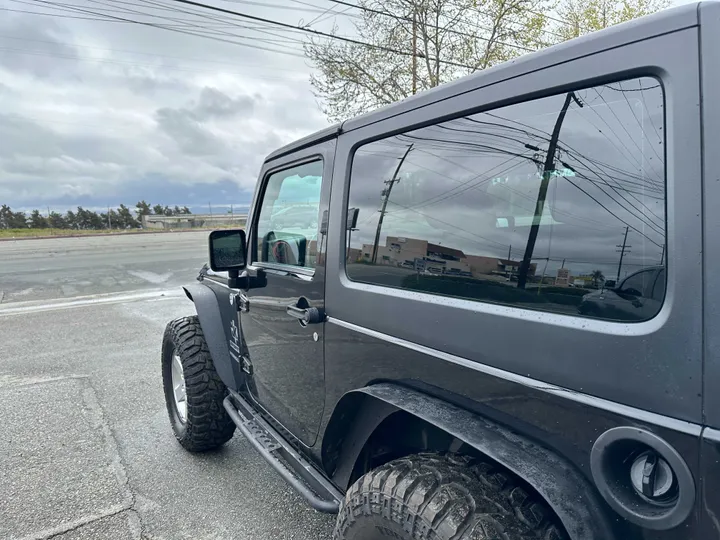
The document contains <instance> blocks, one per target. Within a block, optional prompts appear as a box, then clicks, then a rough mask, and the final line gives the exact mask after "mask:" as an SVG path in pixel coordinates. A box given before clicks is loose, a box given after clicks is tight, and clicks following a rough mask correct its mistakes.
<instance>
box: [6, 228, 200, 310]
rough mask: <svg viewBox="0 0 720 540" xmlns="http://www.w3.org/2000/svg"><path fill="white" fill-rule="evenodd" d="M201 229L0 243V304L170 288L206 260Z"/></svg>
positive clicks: (193, 271)
mask: <svg viewBox="0 0 720 540" xmlns="http://www.w3.org/2000/svg"><path fill="white" fill-rule="evenodd" d="M207 236H208V233H207V232H205V231H200V232H183V233H158V234H133V235H118V236H93V237H88V238H84V237H74V238H53V239H47V240H44V239H43V240H17V241H2V242H0V261H2V262H1V263H0V304H3V303H6V302H14V301H28V300H44V299H52V298H63V297H66V298H67V297H76V296H83V295H92V294H102V293H117V292H123V291H129V290H132V291H134V290H140V289H153V288H155V289H157V288H163V287H174V286H177V285H180V284H182V283H186V282H187V280H188V279H192V278H193V277H194V276H196V275H197V272H198V270H199V269H200V267H201V266H202V265H203V263H204V262H205V261H206V260H207Z"/></svg>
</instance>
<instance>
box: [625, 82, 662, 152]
mask: <svg viewBox="0 0 720 540" xmlns="http://www.w3.org/2000/svg"><path fill="white" fill-rule="evenodd" d="M619 84H620V88H622V83H619ZM622 96H623V97H624V98H625V103H627V106H628V108H629V109H630V112H631V113H632V115H633V118H634V119H635V121H636V122H637V124H638V126H640V131H642V133H643V135H644V134H645V128H644V127H643V125H642V123H641V122H640V120H639V119H638V117H637V115H636V114H635V111H634V110H633V108H632V105H630V100H629V99H628V97H627V94H625V93H624V92H623V95H622ZM643 106H644V105H643ZM653 127H655V126H653ZM655 133H656V134H657V130H655ZM658 138H660V137H659V135H658ZM660 142H661V143H662V139H660ZM648 146H650V149H651V150H652V151H653V153H654V154H655V157H657V158H658V159H659V160H660V162H661V163H663V165H664V164H665V160H664V159H663V158H661V157H660V156H659V155H658V153H657V152H656V151H655V146H654V145H652V144H649V145H648Z"/></svg>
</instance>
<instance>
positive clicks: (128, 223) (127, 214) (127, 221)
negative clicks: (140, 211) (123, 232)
mask: <svg viewBox="0 0 720 540" xmlns="http://www.w3.org/2000/svg"><path fill="white" fill-rule="evenodd" d="M117 219H118V223H119V224H120V228H122V229H136V228H137V227H139V226H140V222H139V221H138V220H137V219H135V216H133V215H132V212H131V211H130V209H129V208H128V207H127V206H125V205H124V204H121V205H120V207H119V208H118V211H117Z"/></svg>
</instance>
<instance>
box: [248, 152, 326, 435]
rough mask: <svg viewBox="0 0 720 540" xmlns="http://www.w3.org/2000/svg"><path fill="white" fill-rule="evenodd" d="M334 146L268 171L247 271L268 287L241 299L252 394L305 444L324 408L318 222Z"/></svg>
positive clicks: (257, 200)
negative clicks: (262, 278) (264, 280)
mask: <svg viewBox="0 0 720 540" xmlns="http://www.w3.org/2000/svg"><path fill="white" fill-rule="evenodd" d="M334 147H335V143H334V141H331V142H326V143H323V144H322V145H319V146H318V147H315V148H313V149H312V151H309V152H308V151H305V152H303V156H302V157H300V158H299V159H298V156H294V158H293V159H292V161H290V160H283V163H284V164H283V165H276V164H275V163H271V165H270V167H272V168H270V167H269V166H268V165H266V166H265V168H264V169H263V177H262V184H261V185H260V186H259V189H258V191H257V193H256V196H255V203H254V207H253V210H252V214H251V217H250V219H251V223H252V225H251V228H250V233H249V237H250V248H249V251H250V261H251V265H250V267H249V272H251V273H254V272H258V271H264V272H265V275H266V277H267V285H266V286H265V287H262V288H257V289H252V290H250V291H247V292H244V293H242V295H241V299H240V304H241V315H240V320H241V324H242V332H243V337H244V339H245V344H246V354H247V356H248V358H247V360H249V371H250V376H249V377H248V378H247V381H248V382H247V392H248V393H249V395H250V397H251V398H252V399H253V400H255V401H256V403H257V404H258V405H260V407H261V408H262V409H264V411H265V412H266V413H267V414H269V415H270V416H272V417H273V418H274V419H275V420H276V421H277V422H279V423H280V424H281V425H282V426H284V427H285V428H286V429H287V430H288V431H290V432H291V433H292V434H293V435H294V436H296V437H297V438H298V439H300V440H301V441H302V442H303V443H304V444H306V445H312V444H313V443H314V441H315V438H316V436H317V431H318V427H319V424H320V420H321V417H322V413H323V407H324V401H325V386H324V357H323V334H324V332H323V330H324V322H323V319H324V317H323V314H324V296H325V271H324V266H325V265H324V260H323V259H324V257H323V256H322V252H323V250H324V246H323V238H324V237H323V236H321V235H320V232H319V228H320V227H319V223H320V216H321V215H322V214H323V211H324V210H325V209H326V208H327V203H328V200H329V189H330V182H329V180H330V175H331V171H332V157H333V151H334ZM246 363H247V362H246Z"/></svg>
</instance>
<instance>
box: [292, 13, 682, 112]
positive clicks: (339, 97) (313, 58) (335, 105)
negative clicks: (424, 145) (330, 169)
mask: <svg viewBox="0 0 720 540" xmlns="http://www.w3.org/2000/svg"><path fill="white" fill-rule="evenodd" d="M667 1H668V0H623V1H622V2H619V3H617V2H609V1H608V0H588V2H589V3H586V2H582V1H581V0H557V2H560V4H559V6H558V4H557V2H556V1H555V0H357V4H358V6H359V7H360V10H359V11H358V12H357V17H356V18H354V19H353V24H354V25H355V34H356V35H357V36H360V37H361V40H362V41H364V42H365V43H369V44H370V45H372V46H368V45H364V44H356V43H348V42H343V41H340V40H329V39H324V40H321V39H312V40H311V41H310V42H308V43H307V44H306V45H305V55H306V56H307V58H308V59H309V60H310V62H311V63H312V64H313V65H314V66H315V67H316V68H317V72H318V73H317V75H313V76H312V77H311V80H310V82H311V84H312V86H313V90H314V92H315V95H316V97H318V98H319V99H320V101H321V103H322V104H323V112H324V113H325V115H326V116H327V117H328V119H330V120H331V121H340V120H344V119H346V118H348V117H352V116H355V115H358V114H361V113H364V112H367V111H370V110H373V109H376V108H377V107H380V106H383V105H387V104H390V103H393V102H395V101H399V100H401V99H404V98H406V97H409V96H410V95H412V94H414V93H415V92H416V91H420V90H425V89H428V88H432V87H435V86H437V85H439V84H442V83H445V82H448V81H451V80H453V79H456V78H458V77H461V76H463V75H467V74H469V73H472V72H474V71H477V70H481V69H485V68H488V67H491V66H494V65H496V64H499V63H502V62H505V61H507V60H511V59H513V58H515V57H517V56H520V55H522V54H525V53H527V52H531V51H534V50H538V49H542V48H544V47H546V46H548V45H552V44H555V43H558V42H560V41H564V40H566V39H570V38H572V37H576V36H578V35H580V34H583V33H587V32H591V31H594V30H598V29H600V28H605V27H607V26H610V25H612V24H616V23H618V22H622V21H626V20H630V19H633V18H635V17H639V16H641V15H645V14H647V13H652V12H653V11H657V10H658V9H660V8H661V7H663V6H665V5H666V3H667ZM556 6H558V7H557V11H553V9H554V8H555V7H556ZM548 15H550V16H548ZM561 18H562V19H565V20H567V21H570V22H569V23H567V24H565V23H561V24H558V22H557V19H561ZM337 30H338V29H337V28H336V29H335V31H336V32H337Z"/></svg>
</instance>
